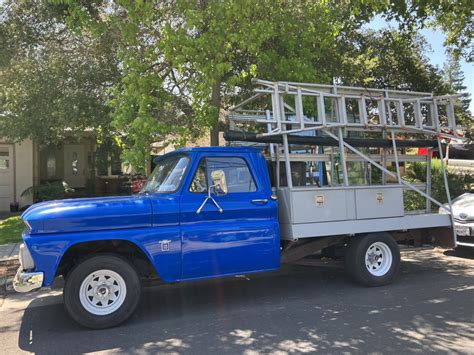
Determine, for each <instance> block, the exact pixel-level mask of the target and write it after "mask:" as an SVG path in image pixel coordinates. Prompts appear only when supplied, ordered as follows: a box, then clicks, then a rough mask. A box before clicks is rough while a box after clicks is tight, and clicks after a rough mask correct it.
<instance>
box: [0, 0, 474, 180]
mask: <svg viewBox="0 0 474 355" xmlns="http://www.w3.org/2000/svg"><path fill="white" fill-rule="evenodd" d="M449 3H450V5H446V4H445V2H443V1H441V0H439V1H433V2H426V1H410V2H405V1H393V2H388V1H377V0H356V1H348V0H343V1H334V0H329V1H313V0H304V1H296V0H290V1H288V0H261V1H256V0H224V1H198V2H193V1H188V0H175V1H124V0H115V1H109V0H91V1H78V0H49V1H48V0H40V1H35V2H33V3H30V2H26V1H25V2H23V1H20V2H17V1H14V0H7V1H5V2H4V4H3V5H0V12H2V9H3V10H4V15H2V18H0V43H1V44H2V48H5V51H2V53H0V104H1V106H0V136H1V135H5V136H8V137H12V138H14V139H23V138H25V137H31V138H35V139H37V140H38V141H40V142H50V141H55V140H56V141H58V140H60V139H62V137H63V135H64V132H65V128H68V130H67V131H69V129H72V130H76V131H80V130H82V129H84V128H86V127H88V128H95V129H96V130H98V131H99V132H98V135H99V139H101V140H102V139H104V140H106V139H107V138H106V137H101V135H104V136H110V135H116V136H120V137H123V139H121V145H122V147H123V149H124V152H123V157H124V158H125V160H126V161H128V162H129V163H131V164H132V165H133V167H134V168H135V170H136V171H137V172H143V171H144V170H145V167H146V166H147V163H148V159H149V155H150V144H151V143H152V142H156V141H161V142H164V143H165V144H171V143H172V144H174V145H175V146H181V145H184V144H185V143H186V142H187V141H189V140H193V139H196V138H197V137H200V136H202V135H203V134H204V133H205V132H206V131H209V130H210V131H211V142H212V144H216V143H217V134H218V129H222V127H221V126H222V123H220V122H219V121H221V118H222V116H223V114H224V113H225V111H226V110H227V109H228V108H229V107H230V106H232V105H233V104H234V103H236V102H238V101H240V100H242V99H243V98H246V97H248V95H250V90H251V84H250V83H251V79H252V78H253V77H256V76H258V77H261V78H265V79H269V80H290V81H309V82H320V83H327V84H331V83H332V82H333V80H334V79H336V80H337V81H339V82H342V83H344V84H357V85H363V86H366V85H371V86H376V87H382V88H385V87H391V88H397V89H411V90H422V91H434V92H436V93H446V92H449V91H452V88H451V87H450V85H449V84H446V83H445V82H444V80H443V78H442V76H441V73H440V72H439V70H438V69H437V68H435V67H433V66H431V65H430V64H429V62H428V59H427V58H426V56H425V54H424V53H425V51H426V47H427V44H426V42H425V41H424V40H423V39H422V38H420V37H419V36H417V35H416V31H415V30H416V29H418V28H420V27H422V26H424V25H427V24H429V19H430V18H431V17H430V16H432V19H434V21H435V22H436V25H439V26H441V27H442V28H443V29H445V30H446V31H447V32H448V33H450V34H451V35H452V36H451V37H449V41H450V45H452V46H453V48H457V49H458V52H457V53H464V52H463V51H465V50H466V48H467V47H466V44H465V41H464V40H463V38H464V37H465V36H467V35H468V34H469V32H468V31H469V30H468V29H469V26H467V27H466V28H467V29H466V28H464V27H459V23H464V24H469V23H470V22H469V21H471V22H472V20H471V19H468V18H467V17H466V16H465V15H466V14H467V10H466V8H469V7H470V5H469V4H467V3H465V4H464V5H463V6H464V7H462V6H458V5H456V4H451V2H449ZM462 3H464V1H463V2H462ZM447 11H452V12H453V13H454V14H457V15H458V16H459V23H458V22H456V18H455V17H453V16H452V15H451V13H450V14H449V16H447V18H444V17H443V16H442V15H443V13H445V12H447ZM376 14H382V15H383V16H385V17H386V18H389V19H390V18H397V19H399V20H400V23H401V29H400V30H399V31H389V30H387V31H380V32H378V33H376V32H371V31H362V26H363V25H364V24H366V23H368V22H369V21H370V20H371V19H372V17H373V16H374V15H376ZM456 29H460V30H461V31H458V32H456V33H455V30H456ZM454 52H455V50H454V49H453V53H454ZM466 117H467V116H466ZM469 117H470V116H469Z"/></svg>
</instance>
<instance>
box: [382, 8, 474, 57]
mask: <svg viewBox="0 0 474 355" xmlns="http://www.w3.org/2000/svg"><path fill="white" fill-rule="evenodd" d="M473 13H474V3H473V2H472V1H470V0H430V1H426V0H409V1H406V0H394V1H392V2H391V10H390V11H389V12H387V13H386V14H385V16H386V17H387V18H389V19H390V18H396V19H397V20H398V21H399V23H400V28H402V29H407V28H408V29H411V30H414V29H419V28H423V27H425V26H429V27H432V28H440V29H441V30H442V31H443V32H444V33H445V34H446V41H445V43H444V44H445V46H447V47H448V48H449V49H450V50H451V53H452V54H453V55H454V56H455V57H456V59H459V57H464V59H465V60H466V61H467V62H472V61H473V60H474V51H473V49H474V47H473V45H472V35H473V31H474V16H473Z"/></svg>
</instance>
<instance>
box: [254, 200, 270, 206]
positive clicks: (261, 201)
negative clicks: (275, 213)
mask: <svg viewBox="0 0 474 355" xmlns="http://www.w3.org/2000/svg"><path fill="white" fill-rule="evenodd" d="M267 202H268V200H267V199H266V198H261V199H256V200H252V203H253V204H254V205H265V204H266V203H267Z"/></svg>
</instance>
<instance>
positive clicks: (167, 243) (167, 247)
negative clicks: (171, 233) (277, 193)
mask: <svg viewBox="0 0 474 355" xmlns="http://www.w3.org/2000/svg"><path fill="white" fill-rule="evenodd" d="M170 244H171V240H168V239H165V240H160V245H161V251H170Z"/></svg>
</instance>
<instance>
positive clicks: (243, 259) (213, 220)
mask: <svg viewBox="0 0 474 355" xmlns="http://www.w3.org/2000/svg"><path fill="white" fill-rule="evenodd" d="M262 159H263V158H262ZM193 165H194V166H193V169H192V170H191V174H190V176H189V179H188V181H187V185H186V186H185V188H184V189H183V194H182V197H181V228H182V229H181V230H182V253H183V254H182V278H183V279H192V278H201V277H212V276H219V275H230V274H239V273H246V272H253V271H263V270H271V269H275V268H277V267H278V266H279V233H278V224H277V223H276V217H275V216H276V215H277V213H276V209H277V204H276V202H275V201H273V200H271V198H270V194H271V189H270V187H269V186H268V185H269V183H268V182H266V181H265V180H264V179H263V178H262V177H259V176H257V175H256V174H254V173H253V172H255V171H256V170H255V168H254V166H253V165H255V162H252V161H251V160H250V159H249V157H248V155H246V154H241V155H239V154H235V155H232V156H223V155H212V154H201V155H200V156H199V157H198V160H197V161H196V162H195V164H193ZM216 171H219V173H221V174H222V172H223V173H224V175H225V180H226V184H227V190H228V191H227V193H226V194H225V195H219V196H216V194H215V193H212V194H211V196H212V197H213V198H214V199H215V202H216V203H217V205H218V206H217V205H216V204H215V203H214V202H213V201H212V200H208V201H207V202H206V204H205V205H204V206H203V207H202V210H201V211H199V213H198V209H199V208H200V206H201V205H202V204H203V202H204V200H205V199H206V196H207V189H208V187H209V186H211V185H212V176H213V175H212V174H213V172H216ZM211 190H212V191H214V189H212V188H211ZM219 207H221V208H222V212H220V211H219Z"/></svg>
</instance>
